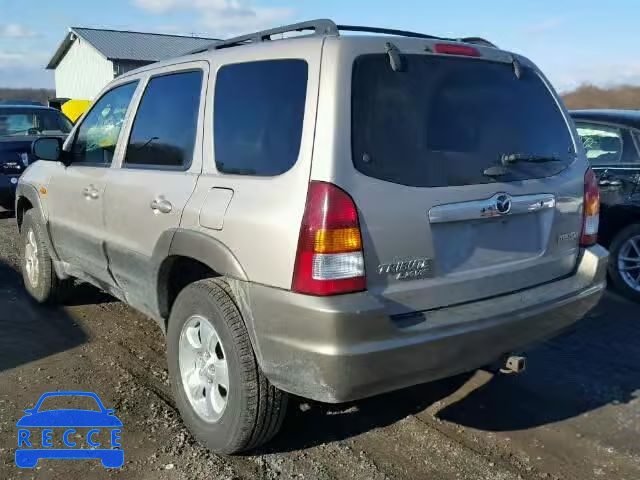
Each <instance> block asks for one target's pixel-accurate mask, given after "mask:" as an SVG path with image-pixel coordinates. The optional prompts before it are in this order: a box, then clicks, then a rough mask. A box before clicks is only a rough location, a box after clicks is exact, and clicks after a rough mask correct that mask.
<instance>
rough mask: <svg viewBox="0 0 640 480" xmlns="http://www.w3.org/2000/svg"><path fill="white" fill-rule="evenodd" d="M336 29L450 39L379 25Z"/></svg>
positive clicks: (339, 27) (344, 26) (347, 26)
mask: <svg viewBox="0 0 640 480" xmlns="http://www.w3.org/2000/svg"><path fill="white" fill-rule="evenodd" d="M337 28H338V31H344V32H365V33H383V34H385V35H397V36H399V37H414V38H428V39H432V40H451V39H446V38H442V37H436V36H433V35H427V34H424V33H418V32H410V31H408V30H394V29H392V28H379V27H363V26H360V25H337Z"/></svg>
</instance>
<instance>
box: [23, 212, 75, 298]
mask: <svg viewBox="0 0 640 480" xmlns="http://www.w3.org/2000/svg"><path fill="white" fill-rule="evenodd" d="M20 233H21V239H22V279H23V281H24V286H25V288H26V290H27V292H29V295H31V297H32V298H33V299H34V300H35V301H36V302H38V303H55V302H56V301H58V300H59V299H60V298H61V296H62V291H63V287H64V285H63V282H62V281H61V280H60V279H59V278H58V276H57V275H56V272H55V269H54V268H53V260H52V259H51V255H50V254H49V250H48V248H47V244H46V241H45V238H46V237H45V235H46V233H45V231H44V226H43V225H42V224H41V223H40V222H38V219H37V216H36V215H35V213H34V211H33V210H29V211H27V212H26V213H25V214H24V220H23V222H22V229H21V232H20Z"/></svg>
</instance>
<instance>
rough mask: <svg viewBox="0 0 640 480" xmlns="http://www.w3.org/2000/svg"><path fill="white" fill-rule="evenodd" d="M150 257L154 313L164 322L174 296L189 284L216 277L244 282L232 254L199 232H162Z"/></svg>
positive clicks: (218, 242)
mask: <svg viewBox="0 0 640 480" xmlns="http://www.w3.org/2000/svg"><path fill="white" fill-rule="evenodd" d="M153 256H154V264H155V265H156V269H155V294H156V299H157V301H156V303H157V311H158V313H159V316H160V317H161V318H163V319H164V320H165V322H166V320H167V319H168V318H169V312H170V311H171V306H172V305H173V301H174V300H175V298H176V296H177V295H178V293H180V291H181V290H182V289H183V288H184V287H185V286H187V285H188V284H189V283H192V282H194V281H197V280H200V279H202V278H205V277H218V276H226V277H229V278H234V279H237V280H242V281H247V280H248V278H247V275H246V273H245V271H244V269H243V268H242V266H241V265H240V262H239V261H238V259H237V258H236V257H235V255H234V254H233V252H231V250H230V249H229V248H228V247H227V246H226V245H225V244H224V243H222V242H220V241H219V240H217V239H215V238H213V237H211V236H209V235H207V234H205V233H202V232H198V231H193V230H185V229H175V230H170V231H167V232H164V233H163V234H162V235H161V237H160V239H159V240H158V243H157V244H156V248H155V249H154V253H153ZM165 326H166V324H165Z"/></svg>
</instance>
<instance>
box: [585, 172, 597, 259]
mask: <svg viewBox="0 0 640 480" xmlns="http://www.w3.org/2000/svg"><path fill="white" fill-rule="evenodd" d="M599 223H600V190H599V189H598V179H597V178H596V175H595V173H593V170H591V169H589V170H587V173H586V174H585V176H584V207H583V220H582V237H581V238H580V245H581V246H583V247H589V246H591V245H594V244H595V243H596V242H597V241H598V225H599Z"/></svg>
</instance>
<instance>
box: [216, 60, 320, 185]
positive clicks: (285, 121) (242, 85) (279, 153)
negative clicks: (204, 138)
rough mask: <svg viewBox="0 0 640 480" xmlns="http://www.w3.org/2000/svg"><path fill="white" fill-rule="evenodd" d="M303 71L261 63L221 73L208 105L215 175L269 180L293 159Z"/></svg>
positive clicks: (300, 65)
mask: <svg viewBox="0 0 640 480" xmlns="http://www.w3.org/2000/svg"><path fill="white" fill-rule="evenodd" d="M307 75H308V66H307V62H305V61H304V60H267V61H259V62H249V63H238V64H233V65H227V66H224V67H222V68H221V69H220V70H219V72H218V76H217V80H216V90H215V102H214V145H215V158H216V166H217V168H218V171H220V172H224V173H231V174H237V175H260V176H274V175H280V174H281V173H284V172H286V171H287V170H289V169H290V168H291V167H292V166H293V165H294V164H295V162H296V160H297V159H298V154H299V151H300V141H301V137H302V124H303V120H304V107H305V101H306V97H307Z"/></svg>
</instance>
